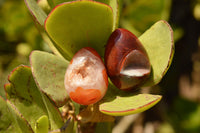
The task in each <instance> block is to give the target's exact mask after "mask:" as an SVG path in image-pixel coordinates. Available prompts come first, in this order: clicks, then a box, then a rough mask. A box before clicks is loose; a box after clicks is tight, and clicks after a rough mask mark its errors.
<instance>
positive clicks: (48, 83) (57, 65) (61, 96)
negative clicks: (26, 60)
mask: <svg viewBox="0 0 200 133" xmlns="http://www.w3.org/2000/svg"><path fill="white" fill-rule="evenodd" d="M30 63H31V69H32V73H33V76H34V79H35V81H36V83H37V85H38V87H39V88H40V89H41V90H42V92H44V93H45V94H46V95H47V96H48V97H49V98H50V99H51V100H52V101H53V102H54V103H55V104H56V105H57V106H59V107H60V106H63V105H64V104H65V103H66V102H67V100H68V98H69V96H68V94H67V91H66V90H65V86H64V76H65V72H66V69H67V66H68V64H69V62H68V61H66V60H65V59H63V58H61V57H58V56H56V55H53V54H50V53H46V52H41V51H33V52H32V53H31V55H30Z"/></svg>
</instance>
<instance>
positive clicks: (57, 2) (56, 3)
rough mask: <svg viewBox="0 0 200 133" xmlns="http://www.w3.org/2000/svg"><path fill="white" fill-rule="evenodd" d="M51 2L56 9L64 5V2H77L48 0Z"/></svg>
mask: <svg viewBox="0 0 200 133" xmlns="http://www.w3.org/2000/svg"><path fill="white" fill-rule="evenodd" d="M48 1H51V2H50V3H52V5H53V6H54V7H55V6H56V5H58V4H61V3H64V2H70V1H75V0H48Z"/></svg>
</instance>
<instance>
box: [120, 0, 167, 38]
mask: <svg viewBox="0 0 200 133" xmlns="http://www.w3.org/2000/svg"><path fill="white" fill-rule="evenodd" d="M124 3H126V2H124ZM126 5H127V7H126V8H125V10H124V11H123V12H122V15H121V25H122V27H123V28H125V29H128V30H129V31H131V32H133V33H134V34H135V35H140V34H141V33H143V32H144V31H145V30H146V29H147V28H148V27H150V26H151V25H153V24H154V23H155V22H157V21H159V20H161V19H164V20H168V17H169V14H170V5H171V0H150V1H149V0H132V2H131V3H128V2H127V3H126Z"/></svg>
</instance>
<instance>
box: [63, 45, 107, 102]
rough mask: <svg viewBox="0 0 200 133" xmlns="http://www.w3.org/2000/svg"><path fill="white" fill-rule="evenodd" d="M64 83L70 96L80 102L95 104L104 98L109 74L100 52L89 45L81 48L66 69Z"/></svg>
mask: <svg viewBox="0 0 200 133" xmlns="http://www.w3.org/2000/svg"><path fill="white" fill-rule="evenodd" d="M64 84H65V88H66V90H67V92H68V94H69V96H70V98H71V99H72V100H73V101H75V102H77V103H79V104H82V105H89V104H94V103H96V102H98V101H99V100H100V99H101V98H103V96H104V95H105V93H106V91H107V88H108V76H107V73H106V68H105V66H104V63H103V61H102V59H101V57H100V56H99V54H98V53H97V52H96V51H95V50H94V49H92V48H89V47H85V48H82V49H81V50H79V51H78V52H77V53H76V54H75V55H74V57H73V58H72V60H71V62H70V64H69V66H68V68H67V70H66V73H65V81H64Z"/></svg>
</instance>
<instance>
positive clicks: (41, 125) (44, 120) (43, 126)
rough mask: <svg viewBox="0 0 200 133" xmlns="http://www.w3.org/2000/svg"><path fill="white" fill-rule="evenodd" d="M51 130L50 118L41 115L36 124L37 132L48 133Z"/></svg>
mask: <svg viewBox="0 0 200 133" xmlns="http://www.w3.org/2000/svg"><path fill="white" fill-rule="evenodd" d="M48 130H49V119H48V117H47V116H46V115H43V116H41V117H40V118H39V119H38V120H37V122H36V125H35V131H36V133H48Z"/></svg>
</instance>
